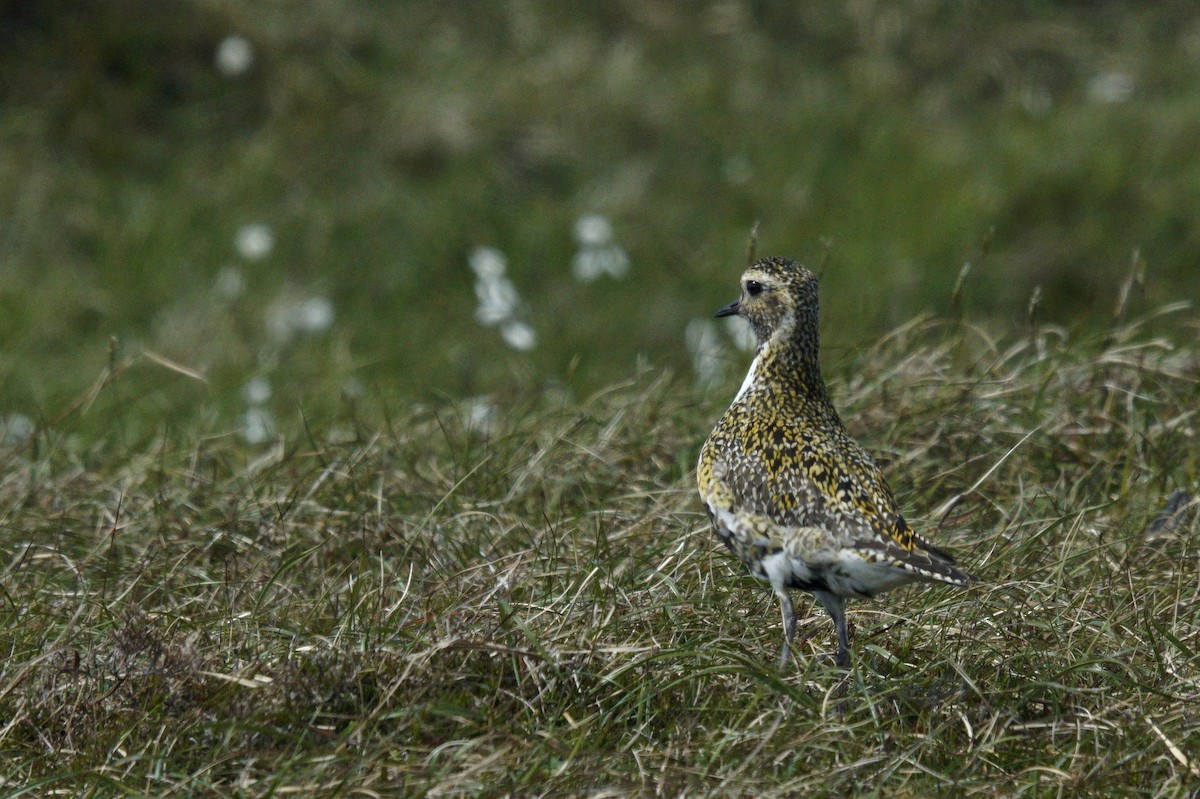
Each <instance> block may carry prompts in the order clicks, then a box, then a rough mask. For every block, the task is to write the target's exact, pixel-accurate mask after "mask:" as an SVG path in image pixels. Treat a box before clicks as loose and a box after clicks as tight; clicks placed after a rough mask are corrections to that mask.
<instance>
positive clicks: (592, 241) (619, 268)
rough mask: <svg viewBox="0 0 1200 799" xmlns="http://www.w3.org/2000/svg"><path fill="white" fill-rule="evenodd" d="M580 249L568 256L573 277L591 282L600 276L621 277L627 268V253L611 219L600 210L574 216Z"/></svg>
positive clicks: (584, 281) (576, 236)
mask: <svg viewBox="0 0 1200 799" xmlns="http://www.w3.org/2000/svg"><path fill="white" fill-rule="evenodd" d="M574 232H575V241H576V242H578V244H579V250H578V251H577V252H576V253H575V256H574V257H573V258H572V259H571V272H572V274H574V275H575V279H576V280H578V281H580V282H582V283H590V282H592V281H593V280H596V279H597V278H599V277H601V276H603V275H609V276H610V277H613V278H616V279H620V278H622V277H624V276H625V273H626V272H628V271H629V255H628V254H627V253H626V252H625V249H624V248H623V247H621V245H619V244H617V243H616V241H615V238H614V237H615V234H614V232H613V226H612V222H610V221H609V220H608V218H607V217H604V216H601V215H600V214H585V215H583V216H581V217H579V219H577V220H575V229H574Z"/></svg>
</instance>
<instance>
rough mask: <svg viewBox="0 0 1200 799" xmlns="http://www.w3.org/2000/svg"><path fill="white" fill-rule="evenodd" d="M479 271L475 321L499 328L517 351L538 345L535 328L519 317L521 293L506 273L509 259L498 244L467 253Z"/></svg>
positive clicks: (506, 342)
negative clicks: (497, 246)
mask: <svg viewBox="0 0 1200 799" xmlns="http://www.w3.org/2000/svg"><path fill="white" fill-rule="evenodd" d="M467 263H468V264H469V265H470V267H471V270H472V271H473V272H474V273H475V277H476V280H475V299H477V300H478V301H479V304H478V305H476V306H475V321H477V322H479V324H481V325H483V326H484V327H499V328H500V337H501V338H502V339H504V343H505V344H507V345H508V346H510V347H512V348H513V349H514V350H519V351H521V352H528V351H529V350H531V349H533V348H534V346H535V345H536V344H537V335H536V333H534V330H533V328H532V327H531V326H530V325H529V324H528V323H527V322H524V321H522V320H521V319H519V318H518V311H519V309H520V306H521V295H520V294H518V293H517V287H516V286H514V285H513V283H512V281H511V280H509V279H508V278H507V277H506V276H505V274H504V272H505V270H506V269H507V267H508V261H507V259H506V258H505V257H504V253H502V252H500V251H499V250H497V249H496V248H495V247H476V248H475V249H474V250H472V251H471V253H470V254H469V255H468V256H467Z"/></svg>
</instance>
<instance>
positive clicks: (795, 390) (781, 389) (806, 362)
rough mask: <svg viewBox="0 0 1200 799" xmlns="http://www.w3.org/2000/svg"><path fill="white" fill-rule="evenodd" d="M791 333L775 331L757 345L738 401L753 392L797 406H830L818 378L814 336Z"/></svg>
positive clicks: (818, 361) (816, 345) (823, 382)
mask: <svg viewBox="0 0 1200 799" xmlns="http://www.w3.org/2000/svg"><path fill="white" fill-rule="evenodd" d="M791 332H792V331H790V330H779V331H776V334H775V335H773V336H772V337H771V338H770V339H768V340H767V341H765V342H763V344H762V345H760V346H759V348H758V352H757V354H756V355H755V356H754V363H753V364H751V365H750V372H749V374H747V375H746V381H745V382H744V383H743V384H742V389H741V391H739V392H738V399H740V398H741V397H742V396H743V395H745V394H746V392H747V391H749V390H751V389H753V390H755V391H756V392H757V391H767V392H771V393H775V394H778V395H779V396H780V398H782V399H785V400H794V401H796V402H798V403H804V404H813V403H815V404H816V405H818V406H829V407H832V406H830V401H829V392H828V391H827V390H826V388H825V381H824V379H822V377H821V364H820V359H819V358H818V342H817V338H816V336H806V337H796V336H793V335H791Z"/></svg>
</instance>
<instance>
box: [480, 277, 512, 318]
mask: <svg viewBox="0 0 1200 799" xmlns="http://www.w3.org/2000/svg"><path fill="white" fill-rule="evenodd" d="M475 298H476V299H478V300H479V305H478V306H476V308H475V319H476V321H478V322H479V324H481V325H483V326H484V327H490V326H492V325H498V324H500V323H502V322H504V321H505V320H507V319H511V318H512V316H513V314H514V313H515V312H516V309H517V303H518V302H519V301H520V299H521V297H520V295H519V294H517V288H516V286H514V285H513V284H512V281H511V280H509V279H508V278H506V277H503V276H501V277H494V278H489V279H480V280H477V281H476V282H475Z"/></svg>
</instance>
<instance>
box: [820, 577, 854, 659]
mask: <svg viewBox="0 0 1200 799" xmlns="http://www.w3.org/2000/svg"><path fill="white" fill-rule="evenodd" d="M813 594H814V595H816V597H817V599H818V600H820V602H821V604H822V605H824V606H825V610H826V611H827V612H828V613H829V617H830V618H831V619H833V626H834V628H835V629H837V639H838V651H837V655H835V656H834V658H833V662H834V663H836V664H837V665H839V666H841V667H843V668H846V667H848V666H849V665H850V633H849V632H848V631H847V630H846V598H845V597H840V596H838V595H836V594H831V593H829V592H828V591H813Z"/></svg>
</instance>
